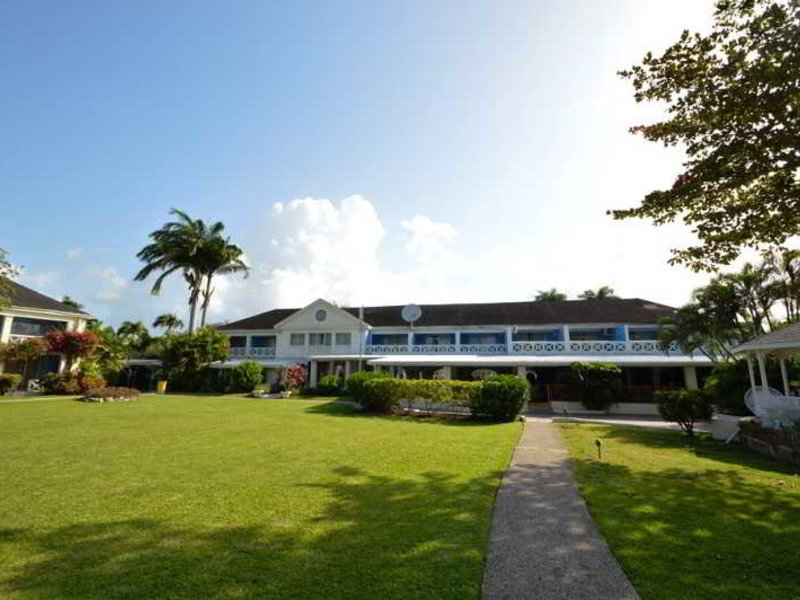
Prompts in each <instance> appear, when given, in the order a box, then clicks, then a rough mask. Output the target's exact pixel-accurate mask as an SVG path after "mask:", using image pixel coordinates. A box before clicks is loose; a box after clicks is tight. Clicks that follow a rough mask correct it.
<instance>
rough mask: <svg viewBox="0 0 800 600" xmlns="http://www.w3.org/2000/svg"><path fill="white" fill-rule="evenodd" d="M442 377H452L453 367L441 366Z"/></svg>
mask: <svg viewBox="0 0 800 600" xmlns="http://www.w3.org/2000/svg"><path fill="white" fill-rule="evenodd" d="M442 378H443V379H452V378H453V368H452V367H449V366H448V367H442Z"/></svg>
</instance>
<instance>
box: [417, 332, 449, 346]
mask: <svg viewBox="0 0 800 600" xmlns="http://www.w3.org/2000/svg"><path fill="white" fill-rule="evenodd" d="M455 343H456V334H455V333H418V334H416V335H415V336H414V344H415V345H417V346H441V345H445V344H455Z"/></svg>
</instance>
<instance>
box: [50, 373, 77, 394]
mask: <svg viewBox="0 0 800 600" xmlns="http://www.w3.org/2000/svg"><path fill="white" fill-rule="evenodd" d="M40 384H41V386H42V389H43V390H44V391H45V393H46V394H79V393H80V391H81V386H80V383H79V382H78V376H77V375H76V374H75V373H47V374H46V375H45V376H43V377H42V378H41V380H40Z"/></svg>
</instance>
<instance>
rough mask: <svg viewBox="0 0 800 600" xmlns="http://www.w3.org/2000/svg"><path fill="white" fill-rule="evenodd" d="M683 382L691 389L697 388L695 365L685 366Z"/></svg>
mask: <svg viewBox="0 0 800 600" xmlns="http://www.w3.org/2000/svg"><path fill="white" fill-rule="evenodd" d="M683 382H684V384H685V385H686V388H687V389H689V390H696V389H697V388H698V387H699V386H698V385H697V369H695V368H694V367H691V366H689V367H683Z"/></svg>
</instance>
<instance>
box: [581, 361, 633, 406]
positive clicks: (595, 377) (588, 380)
mask: <svg viewBox="0 0 800 600" xmlns="http://www.w3.org/2000/svg"><path fill="white" fill-rule="evenodd" d="M568 382H569V383H568V385H569V392H568V394H569V398H570V399H572V400H573V401H576V402H580V403H581V404H583V406H584V408H587V409H588V410H605V409H606V408H608V406H609V405H610V404H614V403H615V402H618V401H619V393H620V387H621V385H622V371H621V370H620V368H619V367H617V365H615V364H613V363H581V362H577V363H572V364H571V365H570V372H569V377H568Z"/></svg>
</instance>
